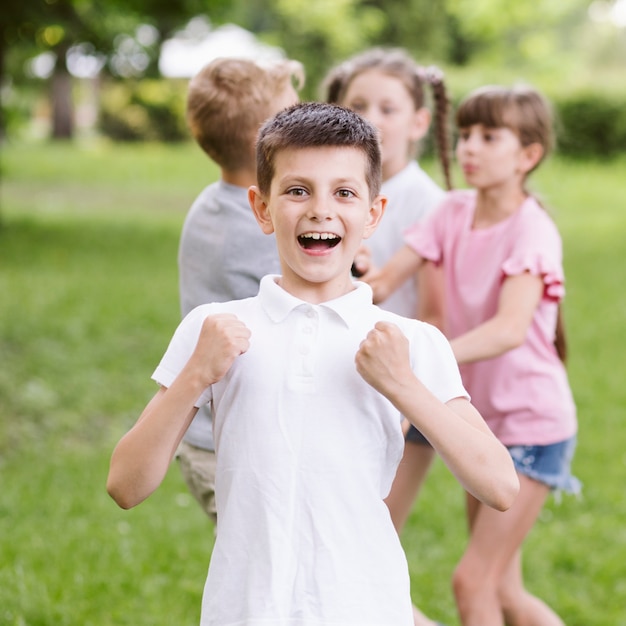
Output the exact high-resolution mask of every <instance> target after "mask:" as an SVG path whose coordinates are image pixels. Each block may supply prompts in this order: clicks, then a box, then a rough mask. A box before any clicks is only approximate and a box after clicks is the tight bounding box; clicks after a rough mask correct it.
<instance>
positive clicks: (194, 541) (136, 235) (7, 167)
mask: <svg viewBox="0 0 626 626" xmlns="http://www.w3.org/2000/svg"><path fill="white" fill-rule="evenodd" d="M1 158H2V177H3V178H2V188H1V191H0V194H1V195H0V200H1V208H0V211H1V219H2V226H1V228H0V624H3V625H4V624H6V625H7V626H18V625H19V626H44V625H46V626H48V625H50V626H52V625H54V626H67V625H72V626H87V625H93V626H106V625H116V626H117V625H126V624H127V625H129V626H130V625H132V626H142V625H145V626H148V625H149V626H161V625H163V626H172V625H176V626H183V625H186V624H189V625H192V624H195V623H197V619H198V615H199V606H200V597H201V593H202V586H203V583H204V577H205V572H206V566H207V563H208V558H209V554H210V548H211V543H212V529H211V527H210V525H209V523H208V522H207V521H206V520H205V518H204V517H203V515H202V514H201V512H200V510H199V508H198V507H197V506H196V505H195V503H194V502H193V501H192V500H191V499H190V497H189V495H188V494H187V491H186V489H185V487H184V486H183V484H182V482H181V479H180V476H179V474H178V471H177V468H175V467H173V468H172V470H171V471H170V473H169V474H168V477H167V479H166V482H165V483H164V484H163V485H162V487H161V488H160V489H159V490H158V491H157V493H156V494H154V495H153V496H152V497H151V498H150V499H149V500H148V501H147V502H145V503H143V504H142V505H140V506H139V507H137V508H136V509H135V510H132V511H129V512H124V511H121V510H119V509H117V508H116V506H115V505H114V503H113V502H112V501H111V500H110V499H109V498H108V496H107V495H106V493H105V490H104V481H105V477H106V472H107V467H108V460H109V455H110V452H111V450H112V447H113V445H114V444H115V442H116V441H117V439H118V438H119V437H120V436H121V435H122V434H123V432H125V431H126V429H127V428H128V427H129V426H130V425H131V424H132V423H133V422H134V420H135V419H136V417H137V415H138V413H139V411H140V410H141V409H142V408H143V406H144V404H145V402H146V401H147V399H148V398H149V397H150V396H151V395H152V393H153V392H154V386H153V383H152V382H151V381H150V378H149V377H150V374H151V372H152V370H153V368H154V366H155V365H156V363H157V361H158V359H159V357H160V355H161V353H162V351H163V349H164V347H165V345H166V343H167V341H168V339H169V337H170V334H171V332H172V331H173V328H174V326H175V324H176V323H177V321H178V315H179V313H178V311H179V310H178V291H177V289H178V286H177V270H176V250H177V245H178V236H179V232H180V227H181V225H182V221H183V218H184V215H185V212H186V210H187V208H188V207H189V205H190V203H191V201H192V200H193V198H194V197H195V196H196V194H197V193H198V192H199V191H200V189H201V188H202V187H203V186H204V185H205V184H208V183H209V182H211V181H212V180H213V179H214V178H215V175H216V171H215V169H214V168H213V167H212V165H211V164H210V163H209V162H208V161H207V160H206V158H204V157H203V156H202V154H201V153H200V151H199V150H198V149H197V148H196V147H195V146H193V145H185V146H179V147H166V146H159V145H149V146H122V147H120V146H112V145H111V144H107V143H88V144H84V145H78V146H70V145H59V146H51V145H47V144H37V145H8V146H5V147H3V151H2V155H1ZM427 165H429V164H427ZM625 165H626V162H625V161H624V160H622V161H620V162H613V163H605V164H602V163H566V162H562V161H558V160H553V161H551V162H548V163H547V164H546V165H545V166H544V168H543V169H542V170H540V171H539V172H538V173H537V176H536V180H535V181H534V186H535V188H537V189H538V190H540V192H541V194H542V196H543V198H544V199H545V201H546V204H547V205H548V206H549V207H550V209H551V210H552V212H553V214H554V216H555V219H556V220H557V222H558V224H559V227H560V229H561V232H562V234H563V237H564V242H565V251H566V272H567V276H568V283H567V288H568V297H567V300H566V304H565V312H566V317H567V323H568V330H569V340H570V349H571V360H570V364H569V370H570V375H571V381H572V385H573V388H574V392H575V396H576V400H577V403H578V407H579V413H580V435H579V450H578V454H577V457H576V460H575V472H576V474H577V475H578V476H579V477H580V479H581V480H582V481H583V482H584V484H585V489H584V497H583V498H582V499H581V500H576V499H573V498H564V499H563V501H562V502H561V503H560V504H558V503H556V502H554V501H551V502H550V504H549V505H548V507H547V508H546V510H545V512H544V514H543V516H542V519H541V521H540V523H539V524H538V525H537V526H536V528H535V529H534V530H533V533H532V534H531V536H530V538H529V539H528V542H527V549H526V556H525V564H524V565H525V571H526V577H527V580H528V585H529V587H530V589H531V590H532V591H534V592H536V593H538V594H539V595H541V596H542V597H543V598H545V599H546V600H547V601H548V602H549V603H550V604H552V605H553V606H554V607H555V608H556V609H557V610H558V611H559V612H560V614H561V615H562V616H563V618H564V620H565V623H566V624H567V625H568V626H624V625H626V611H625V609H624V607H625V606H626V565H625V563H626V498H625V497H624V485H625V484H626V427H625V426H624V415H623V413H624V407H625V406H626V387H625V385H624V383H623V381H624V366H623V357H622V355H623V354H624V353H625V352H626V337H625V336H624V327H625V325H624V322H625V321H626V292H625V290H624V285H625V284H626V263H625V262H624V259H625V252H624V241H626V199H625V198H626V193H625V192H624V182H623V181H624V176H623V172H624V171H626V168H625ZM429 169H431V168H430V167H429ZM347 523H349V522H347ZM403 541H404V544H405V547H406V549H407V554H408V559H409V564H410V568H411V575H412V581H413V595H414V600H415V601H416V602H418V604H420V606H421V607H422V608H423V609H424V610H425V611H426V612H428V613H429V614H431V615H432V616H433V617H436V618H437V619H440V620H441V621H444V622H446V623H447V624H449V625H453V624H458V621H457V619H456V616H455V612H454V604H453V600H452V596H451V592H450V589H449V579H450V575H451V572H452V569H453V567H454V564H455V562H456V560H457V559H458V557H459V556H460V554H461V552H462V549H463V545H464V541H465V527H464V521H463V499H462V493H461V491H460V488H459V487H458V486H457V485H456V484H455V482H454V480H453V479H452V478H451V477H450V476H449V474H448V473H447V471H446V470H445V468H444V467H443V465H442V464H441V463H437V464H436V466H435V467H434V469H433V472H432V474H431V476H430V478H429V480H428V482H427V483H426V485H425V487H424V491H423V493H422V496H421V498H420V499H419V501H418V503H417V505H416V507H415V509H414V513H413V515H412V517H411V519H410V523H409V525H408V527H407V529H406V531H405V533H404V536H403ZM363 549H364V550H365V549H367V546H363ZM390 626H393V625H390Z"/></svg>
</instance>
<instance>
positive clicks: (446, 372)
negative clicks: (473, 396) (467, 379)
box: [411, 321, 469, 403]
mask: <svg viewBox="0 0 626 626" xmlns="http://www.w3.org/2000/svg"><path fill="white" fill-rule="evenodd" d="M411 350H412V360H413V372H414V373H415V375H416V376H417V377H418V378H419V379H420V380H421V382H422V383H423V384H424V385H425V386H426V387H427V388H428V389H429V391H430V392H431V393H432V394H433V395H434V396H435V397H436V398H437V399H438V400H440V401H441V402H444V403H445V402H449V401H450V400H453V399H454V398H467V399H469V394H468V393H467V391H466V390H465V387H464V386H463V382H462V380H461V374H460V372H459V366H458V365H457V362H456V359H455V358H454V353H453V352H452V347H451V346H450V342H449V341H448V340H447V339H446V338H445V336H444V335H443V333H441V331H439V330H438V329H437V328H435V327H434V326H431V325H430V324H426V323H425V322H419V321H418V322H416V330H415V333H414V335H413V340H412V343H411Z"/></svg>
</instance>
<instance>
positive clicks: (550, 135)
mask: <svg viewBox="0 0 626 626" xmlns="http://www.w3.org/2000/svg"><path fill="white" fill-rule="evenodd" d="M552 119H553V118H552V110H551V107H550V104H549V103H548V101H547V100H546V99H545V98H544V97H543V96H542V95H541V94H540V93H539V92H538V91H536V90H535V89H533V88H532V87H527V86H524V85H520V86H516V87H512V88H506V87H500V86H487V87H481V88H479V89H476V90H475V91H473V92H472V93H470V94H469V96H467V97H466V98H465V99H464V100H463V101H462V102H461V104H460V105H459V107H458V109H457V111H456V124H457V126H458V127H459V128H469V127H470V126H472V125H474V124H482V125H483V126H486V127H487V128H509V129H511V130H512V131H513V132H514V133H515V134H516V135H517V136H518V137H519V140H520V143H521V144H522V146H529V145H531V144H533V143H538V144H539V145H540V146H541V147H542V148H543V153H542V156H541V158H540V159H539V160H538V161H537V163H536V165H535V167H534V168H533V169H536V168H537V167H538V166H539V164H540V163H541V161H543V159H545V158H546V156H547V155H548V154H549V153H550V151H551V150H552V149H553V147H554V131H553V123H552ZM531 171H532V170H531ZM528 173H529V174H530V172H528ZM554 347H555V348H556V351H557V354H558V355H559V358H560V359H561V361H563V363H565V361H566V359H567V340H566V336H565V321H564V319H563V311H562V310H561V305H560V304H559V307H558V313H557V320H556V330H555V338H554Z"/></svg>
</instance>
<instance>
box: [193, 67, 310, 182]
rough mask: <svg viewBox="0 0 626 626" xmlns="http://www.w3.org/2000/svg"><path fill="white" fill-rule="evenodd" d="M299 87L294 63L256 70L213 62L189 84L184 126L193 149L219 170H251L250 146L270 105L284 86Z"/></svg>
mask: <svg viewBox="0 0 626 626" xmlns="http://www.w3.org/2000/svg"><path fill="white" fill-rule="evenodd" d="M303 82H304V70H303V68H302V65H301V64H300V63H298V62H297V61H291V60H281V61H276V62H274V63H272V64H270V65H265V66H264V65H260V64H258V63H255V62H254V61H252V60H249V59H234V58H219V59H215V60H214V61H212V62H211V63H209V64H207V65H206V66H205V67H204V68H202V69H201V70H200V72H198V74H196V76H194V77H193V78H192V79H191V81H190V83H189V91H188V95H187V123H188V125H189V129H190V130H191V134H192V135H193V137H194V139H195V140H196V141H197V142H198V145H199V146H200V147H201V148H202V149H203V150H204V152H206V154H207V155H208V156H209V157H210V158H211V159H213V160H214V161H215V162H216V163H217V164H218V165H219V166H220V167H223V168H225V169H228V170H238V169H242V168H251V169H252V168H254V141H255V139H256V134H257V132H258V130H259V127H260V126H261V124H262V123H263V122H264V121H265V120H266V119H267V118H268V117H269V116H270V115H272V113H274V111H275V110H276V109H275V107H274V106H273V103H274V101H275V99H276V98H278V97H279V96H280V95H281V93H283V92H284V90H285V89H287V87H288V86H289V85H290V84H293V85H294V86H295V87H296V89H298V88H300V87H301V86H302V84H303Z"/></svg>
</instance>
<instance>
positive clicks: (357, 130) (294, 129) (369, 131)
mask: <svg viewBox="0 0 626 626" xmlns="http://www.w3.org/2000/svg"><path fill="white" fill-rule="evenodd" d="M329 146H334V147H341V148H356V149H358V150H361V151H363V154H364V155H365V158H366V167H365V179H366V181H367V185H368V187H369V190H370V199H372V198H374V197H376V196H377V195H378V193H379V192H380V185H381V181H382V165H381V157H380V146H379V143H378V133H377V130H376V129H375V128H374V126H372V125H371V124H370V123H369V122H368V121H366V120H364V119H363V118H362V117H361V116H360V115H358V114H357V113H355V112H354V111H350V110H349V109H346V108H344V107H340V106H337V105H335V104H325V103H322V102H305V103H300V104H295V105H293V106H292V107H289V108H288V109H285V110H284V111H281V112H280V113H278V114H276V115H275V116H274V117H273V118H271V119H270V120H268V121H267V122H265V124H264V125H263V127H262V128H261V130H260V132H259V137H258V140H257V149H256V159H257V161H256V162H257V184H258V186H259V189H260V190H261V192H262V193H269V190H270V187H271V184H272V179H273V177H274V173H275V172H274V169H275V162H276V155H277V154H278V153H279V152H282V151H283V150H289V149H293V148H295V149H302V148H323V147H329Z"/></svg>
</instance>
